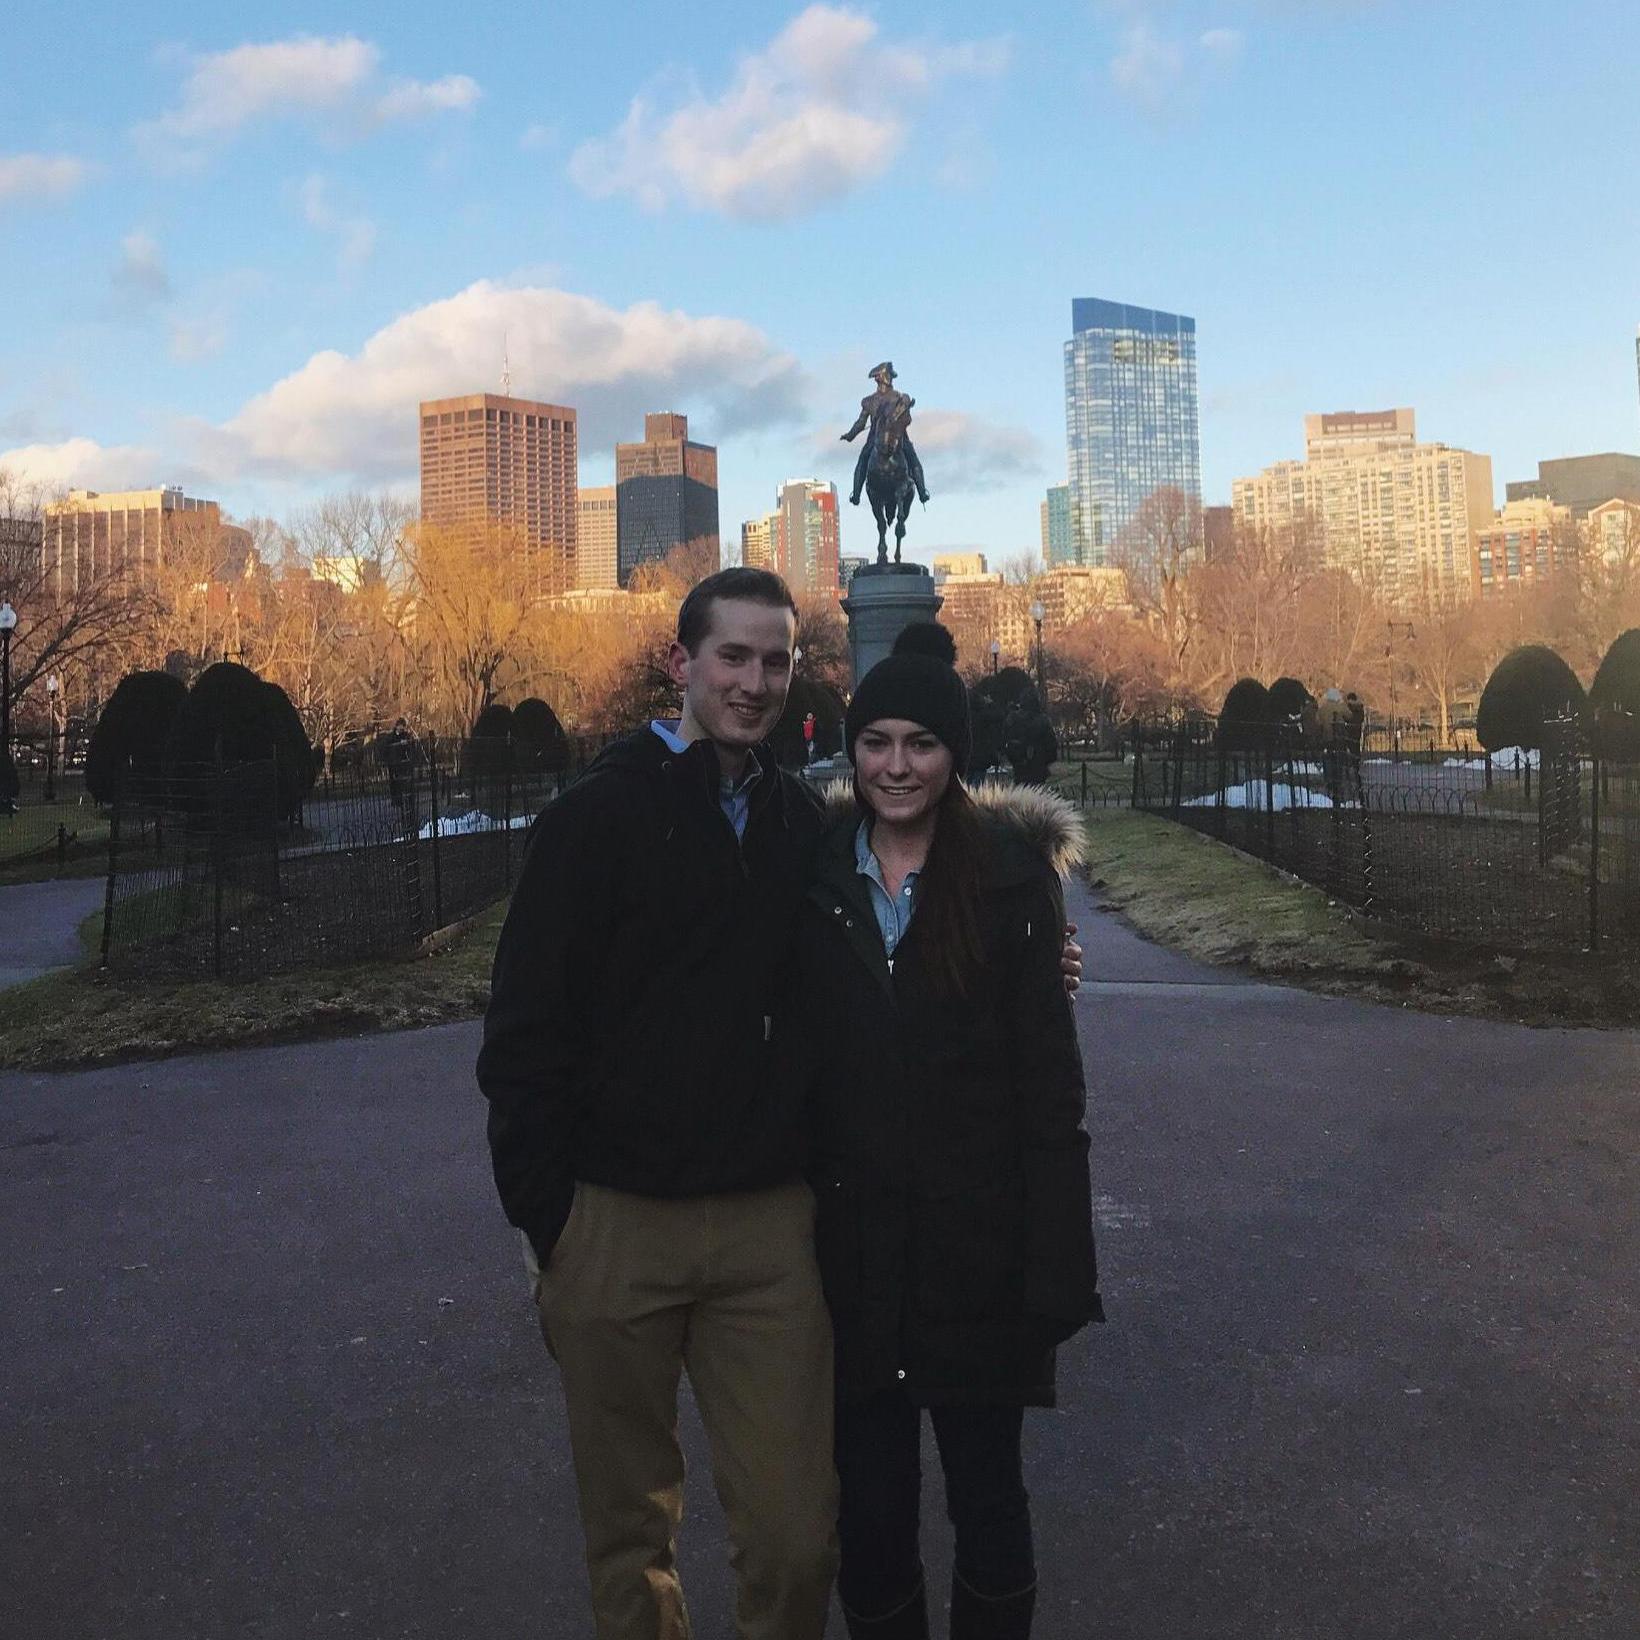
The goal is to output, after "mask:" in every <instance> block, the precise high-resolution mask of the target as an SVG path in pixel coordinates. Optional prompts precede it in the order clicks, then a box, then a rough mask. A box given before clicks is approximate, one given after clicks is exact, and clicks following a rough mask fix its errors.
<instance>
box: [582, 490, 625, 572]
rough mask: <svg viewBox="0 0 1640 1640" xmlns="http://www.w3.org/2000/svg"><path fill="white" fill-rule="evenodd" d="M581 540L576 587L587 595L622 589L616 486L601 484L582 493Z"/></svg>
mask: <svg viewBox="0 0 1640 1640" xmlns="http://www.w3.org/2000/svg"><path fill="white" fill-rule="evenodd" d="M580 495H581V501H580V510H581V520H580V532H581V533H580V536H579V538H578V542H577V546H576V562H575V587H576V590H577V591H581V592H586V591H590V590H592V589H593V588H595V587H612V586H616V585H618V584H619V583H618V580H617V576H618V564H617V558H616V549H615V533H616V532H615V486H614V485H613V484H600V485H597V486H595V487H594V488H592V489H586V490H582V491H581V492H580Z"/></svg>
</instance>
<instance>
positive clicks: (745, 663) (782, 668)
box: [667, 598, 797, 750]
mask: <svg viewBox="0 0 1640 1640" xmlns="http://www.w3.org/2000/svg"><path fill="white" fill-rule="evenodd" d="M711 615H712V624H711V627H710V628H709V630H708V631H707V634H706V636H705V637H704V638H703V639H702V640H701V643H700V647H699V648H698V649H697V650H696V651H695V653H694V654H693V655H691V654H690V653H689V651H688V650H687V649H685V648H684V647H683V645H682V644H680V643H674V644H673V645H672V648H671V652H670V653H669V654H668V656H667V671H668V672H669V673H670V674H671V677H672V681H673V682H674V683H676V684H677V685H678V686H679V687H680V688H681V689H682V690H683V711H684V719H685V721H686V722H689V721H690V720H692V721H693V727H694V728H696V729H698V730H699V732H700V733H701V734H702V735H704V736H705V737H706V738H707V739H709V740H712V741H714V742H716V743H717V744H718V745H719V746H727V747H732V748H735V749H736V750H748V749H750V748H751V747H753V746H755V745H757V743H758V742H759V741H761V740H766V739H767V738H768V735H769V731H770V730H771V729H773V728H774V726H775V722H776V720H777V719H778V718H779V716H780V713H781V709H782V708H783V707H784V706H785V704H786V691H787V690H788V689H789V688H790V687H791V681H792V646H793V644H794V642H795V640H796V636H797V623H796V621H795V620H793V618H792V612H791V611H790V610H789V609H786V608H783V607H776V606H774V605H771V604H759V603H751V602H749V601H747V600H745V599H740V598H719V599H717V600H716V601H715V602H714V603H713V605H712V609H711Z"/></svg>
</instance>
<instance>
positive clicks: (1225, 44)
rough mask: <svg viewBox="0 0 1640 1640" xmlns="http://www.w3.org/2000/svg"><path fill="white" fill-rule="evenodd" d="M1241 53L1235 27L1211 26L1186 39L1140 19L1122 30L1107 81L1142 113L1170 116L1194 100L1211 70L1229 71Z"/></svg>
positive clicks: (1239, 37) (1238, 33)
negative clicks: (1120, 42) (1199, 33)
mask: <svg viewBox="0 0 1640 1640" xmlns="http://www.w3.org/2000/svg"><path fill="white" fill-rule="evenodd" d="M1241 50H1242V36H1241V34H1240V32H1239V31H1238V30H1236V29H1233V28H1211V29H1208V30H1207V31H1206V32H1205V33H1203V34H1201V35H1198V36H1197V37H1196V38H1195V39H1194V40H1186V39H1184V38H1181V37H1180V36H1177V35H1173V34H1165V33H1163V32H1161V31H1160V30H1159V29H1158V28H1157V27H1156V26H1155V25H1154V24H1153V23H1151V22H1149V21H1148V20H1146V19H1144V18H1140V19H1139V20H1138V21H1137V22H1134V23H1133V24H1131V25H1130V26H1129V27H1128V28H1127V29H1125V30H1124V31H1123V34H1122V46H1121V50H1120V51H1118V52H1117V54H1116V55H1115V56H1114V57H1113V58H1112V59H1111V63H1110V77H1111V82H1112V83H1113V84H1114V85H1115V87H1116V89H1117V90H1118V91H1119V92H1121V93H1122V95H1123V96H1125V97H1127V98H1128V99H1129V100H1130V101H1131V102H1134V103H1136V104H1137V105H1138V106H1139V107H1140V108H1143V109H1144V110H1146V112H1148V113H1151V114H1156V115H1167V114H1173V113H1177V112H1179V111H1181V110H1182V109H1184V108H1186V107H1188V106H1190V105H1192V104H1193V103H1194V102H1195V100H1196V98H1197V96H1198V95H1199V93H1200V91H1201V88H1202V82H1203V80H1204V79H1205V77H1206V76H1207V75H1208V74H1209V73H1210V72H1213V71H1217V72H1224V71H1227V70H1229V69H1230V68H1233V67H1234V66H1235V64H1236V62H1237V60H1238V59H1239V58H1240V56H1241Z"/></svg>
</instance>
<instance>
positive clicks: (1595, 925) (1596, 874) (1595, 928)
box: [1589, 714, 1603, 951]
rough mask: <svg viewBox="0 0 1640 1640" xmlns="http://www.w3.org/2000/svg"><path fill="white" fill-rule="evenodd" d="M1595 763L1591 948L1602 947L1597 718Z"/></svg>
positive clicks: (1597, 726)
mask: <svg viewBox="0 0 1640 1640" xmlns="http://www.w3.org/2000/svg"><path fill="white" fill-rule="evenodd" d="M1590 750H1591V754H1592V757H1593V763H1592V766H1591V768H1590V771H1589V949H1590V950H1591V951H1598V950H1599V949H1600V776H1601V774H1602V772H1603V768H1602V759H1601V756H1600V720H1599V716H1598V714H1597V715H1596V718H1595V735H1594V745H1593V746H1592V747H1591V748H1590Z"/></svg>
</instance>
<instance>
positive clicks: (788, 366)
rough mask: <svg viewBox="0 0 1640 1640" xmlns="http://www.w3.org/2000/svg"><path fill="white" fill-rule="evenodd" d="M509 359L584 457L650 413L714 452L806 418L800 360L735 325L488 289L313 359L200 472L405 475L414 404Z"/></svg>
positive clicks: (262, 398) (254, 404) (204, 433)
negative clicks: (718, 439) (738, 435)
mask: <svg viewBox="0 0 1640 1640" xmlns="http://www.w3.org/2000/svg"><path fill="white" fill-rule="evenodd" d="M503 346H505V348H506V349H507V351H508V353H509V355H510V358H511V362H512V371H513V376H514V384H515V385H514V391H515V392H518V393H520V394H523V395H527V396H530V397H534V398H541V399H546V400H548V401H550V402H552V403H557V404H567V405H572V406H574V407H575V409H576V410H577V412H578V414H579V421H580V438H581V443H582V448H583V449H585V450H591V451H599V450H604V449H607V448H608V447H609V446H610V445H612V444H613V443H614V442H615V440H616V439H617V438H623V437H631V436H634V434H635V433H636V431H637V430H638V429H640V428H641V427H642V425H643V421H642V418H643V414H644V412H645V411H646V410H654V409H656V408H657V407H658V406H668V407H670V406H676V407H678V408H680V409H685V410H688V411H690V412H692V413H695V414H699V415H702V416H703V417H704V418H705V419H706V420H708V421H709V422H710V431H711V432H712V433H713V435H714V436H721V435H723V434H726V433H731V432H734V431H736V430H739V429H745V428H751V427H758V426H766V425H770V424H773V423H775V422H780V421H786V420H790V419H793V418H795V417H796V416H798V415H799V414H800V413H801V409H802V398H803V377H802V373H801V371H800V370H799V368H798V365H797V362H796V360H794V359H793V358H792V357H791V356H790V355H789V354H786V353H783V352H781V351H780V350H779V349H777V348H776V347H775V346H774V345H773V344H772V343H771V342H770V341H769V339H768V338H767V337H766V336H765V335H764V334H763V333H762V332H761V331H759V330H757V329H756V328H755V327H753V326H752V325H749V324H746V323H744V322H743V321H741V320H737V319H724V318H713V317H694V316H691V315H689V314H685V313H678V312H669V311H667V310H665V309H663V308H661V307H659V306H658V305H656V304H655V303H652V302H641V303H638V304H636V305H634V306H632V307H629V308H626V309H624V310H622V309H617V308H612V307H609V306H607V305H606V304H604V303H602V302H598V301H596V300H594V299H592V298H591V297H586V296H578V295H574V294H572V293H571V292H568V291H563V290H556V289H552V288H546V287H539V286H528V287H512V286H505V285H499V284H494V283H491V282H489V281H481V282H480V283H478V284H475V285H471V286H469V287H468V288H467V289H466V290H463V291H461V292H459V293H458V294H457V295H455V296H452V297H449V298H447V299H445V300H443V301H439V302H433V303H430V304H429V305H428V306H426V307H422V308H417V309H415V310H414V311H413V312H410V313H406V314H403V315H401V316H400V317H399V318H397V319H395V320H393V322H392V323H391V324H388V325H386V326H384V327H383V328H382V329H381V330H379V331H377V332H376V334H375V335H374V336H372V337H370V338H369V340H368V341H366V342H365V344H364V345H363V347H361V348H360V349H359V351H358V352H357V353H356V354H352V355H349V354H344V353H337V352H323V353H316V354H314V355H313V357H312V358H310V359H309V360H308V361H307V363H306V364H304V365H303V366H302V367H301V368H300V369H299V370H296V371H294V372H293V373H292V374H290V375H289V376H286V377H285V378H284V379H283V380H282V381H279V382H276V383H275V384H274V385H273V386H272V387H270V388H269V389H268V390H267V391H266V392H264V393H260V394H258V395H257V396H256V397H255V398H253V399H251V400H250V401H249V402H248V403H247V404H246V405H245V406H244V407H243V408H242V409H241V410H240V412H239V413H238V415H236V416H235V417H234V418H233V419H232V420H231V421H229V422H228V423H227V424H226V425H225V426H223V427H220V428H213V427H199V428H197V429H196V432H197V436H198V438H199V440H200V448H201V451H202V459H205V460H206V461H207V464H208V465H209V466H211V468H212V469H213V470H214V471H223V472H231V471H238V470H255V471H257V472H262V473H267V474H270V475H275V476H283V477H291V478H307V477H319V476H324V477H331V476H336V477H340V476H343V475H346V476H350V477H353V478H356V479H359V480H363V481H368V482H382V481H388V480H392V479H396V478H401V477H405V476H407V475H410V474H413V473H414V471H415V468H416V460H417V450H416V405H417V403H418V401H419V400H421V399H426V398H439V397H444V396H449V395H454V394H458V393H472V392H480V391H484V390H486V389H493V388H494V386H495V384H496V381H497V379H498V376H499V372H500V368H501V355H502V349H503Z"/></svg>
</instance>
